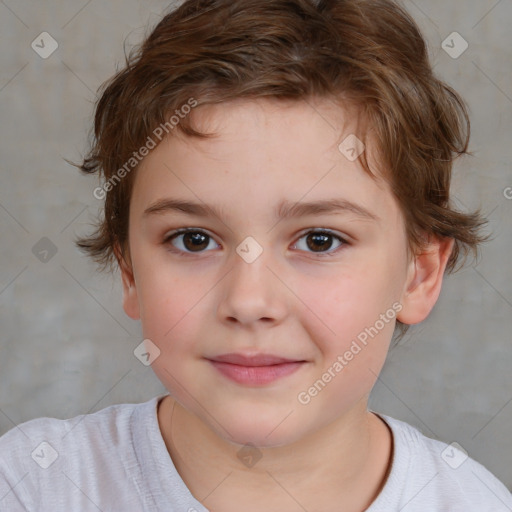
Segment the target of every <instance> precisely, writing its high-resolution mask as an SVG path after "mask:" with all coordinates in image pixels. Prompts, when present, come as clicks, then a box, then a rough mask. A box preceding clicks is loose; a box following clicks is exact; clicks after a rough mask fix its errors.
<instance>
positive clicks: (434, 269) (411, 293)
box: [397, 238, 454, 325]
mask: <svg viewBox="0 0 512 512" xmlns="http://www.w3.org/2000/svg"><path fill="white" fill-rule="evenodd" d="M453 244H454V239H453V238H435V239H430V240H429V242H428V245H427V247H426V248H425V249H424V250H423V251H422V252H421V253H420V254H417V255H415V256H413V259H412V261H411V262H410V264H409V270H408V274H407V280H406V284H405V286H404V291H403V293H402V298H401V301H400V303H401V304H402V306H403V307H402V310H401V311H400V313H399V314H398V315H397V319H398V320H400V322H402V323H404V324H409V325H413V324H418V323H420V322H422V321H423V320H425V318H427V316H428V315H429V314H430V312H431V311H432V309H433V307H434V305H435V303H436V302H437V299H438V298H439V294H440V293H441V285H442V282H443V276H444V272H445V269H446V265H447V263H448V259H449V258H450V255H451V253H452V250H453Z"/></svg>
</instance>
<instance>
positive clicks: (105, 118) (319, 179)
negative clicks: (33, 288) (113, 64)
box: [0, 0, 512, 512]
mask: <svg viewBox="0 0 512 512" xmlns="http://www.w3.org/2000/svg"><path fill="white" fill-rule="evenodd" d="M468 128H469V121H468V115H467V111H466V108H465V106H464V103H463V101H462V99H461V98H460V97H459V96H458V95H457V93H456V92H454V91H453V90H452V89H450V88H449V87H448V86H447V85H446V84H444V83H442V82H441V81H439V80H438V79H437V78H436V77H434V75H433V74H432V70H431V68H430V65H429V63H428V59H427V53H426V48H425V43H424V40H423V39H422V36H421V35H420V33H419V31H418V28H417V27H416V25H415V24H414V22H413V21H412V19H411V18H410V17H409V15H408V14H406V12H404V11H403V10H402V9H401V8H400V7H398V6H397V5H396V4H394V3H392V1H391V0H346V1H342V0H321V1H314V0H188V1H186V2H185V3H183V4H182V5H181V6H180V7H178V8H177V9H175V10H174V11H173V12H171V13H170V14H169V15H168V16H166V17H165V18H164V19H163V20H162V21H161V22H160V24H159V25H158V26H157V27H156V29H155V30H154V31H153V33H152V34H151V35H150V36H149V37H148V38H147V40H146V41H145V42H144V43H143V45H142V46H141V49H140V51H139V52H138V53H136V54H133V55H131V56H130V57H129V62H128V64H127V67H126V68H125V69H123V70H121V71H120V72H119V73H118V74H117V75H116V76H115V77H113V79H112V80H111V81H110V82H109V84H108V87H106V89H105V90H104V91H103V94H102V96H101V99H100V100H99V103H98V105H97V110H96V118H95V136H96V138H95V143H94V146H93V148H92V150H91V153H90V155H89V156H88V157H87V158H86V159H85V161H84V162H83V165H82V169H83V171H85V172H88V173H94V172H97V173H101V176H103V178H104V181H103V184H102V185H101V186H99V187H97V188H96V189H95V191H94V195H95V197H97V198H99V199H102V200H104V220H102V221H101V222H100V223H99V225H98V229H97V231H96V232H95V233H94V234H93V235H92V236H90V237H86V238H83V239H80V240H79V241H78V244H79V246H80V247H82V248H83V249H85V250H86V251H87V252H88V253H89V254H90V255H91V256H92V257H93V258H94V259H95V260H96V261H97V262H99V263H100V264H101V265H102V266H103V268H107V267H110V268H113V267H114V264H115V263H118V264H119V267H120V269H121V277H122V283H123V291H124V298H123V306H124V310H125V311H126V313H127V315H128V316H130V317H131V318H133V319H140V320H141V323H142V328H143V334H144V342H143V343H142V344H141V345H140V346H139V347H137V349H136V351H135V353H136V355H137V356H138V357H139V358H140V359H141V360H142V361H143V362H144V364H147V365H149V364H151V365H152V368H153V370H154V371H155V373H156V374H157V376H158V377H159V379H160V380H161V381H162V383H163V384H164V385H165V386H166V388H167V389H168V391H169V394H166V395H162V396H159V397H155V398H154V399H152V400H150V401H148V402H146V403H143V404H122V405H114V406H110V407H107V408H105V409H103V410H101V411H99V412H96V413H94V414H88V415H82V416H79V417H77V418H74V419H70V420H58V419H51V418H40V419H36V420H32V421H28V422H26V423H23V424H21V425H19V426H18V427H16V428H13V429H12V430H11V431H9V432H8V433H7V434H5V435H4V436H3V437H2V438H1V439H0V453H1V454H2V457H1V461H0V509H1V510H2V511H8V512H13V511H18V510H20V511H21V510H25V511H52V512H53V511H66V512H68V511H89V510H91V511H92V510H95V511H97V510H100V511H104V512H106V511H130V512H131V511H142V510H144V511H164V510H165V511H177V512H194V511H198V512H199V511H201V512H202V511H212V512H231V511H235V510H236V511H240V510H244V511H249V512H256V511H258V512H261V511H270V512H274V511H289V512H292V511H293V512H295V511H308V512H316V511H318V512H334V511H336V512H339V511H344V512H360V511H369V512H390V511H398V510H401V511H405V512H419V511H421V512H425V511H428V512H431V511H443V512H444V511H460V512H462V511H463V512H471V511H478V512H484V511H507V510H512V496H511V495H510V492H509V491H508V490H507V489H506V488H505V486H504V485H503V484H502V483H501V482H500V481H498V480H497V479H496V478H495V477H494V476H493V475H492V474H491V473H490V472H489V471H488V470H486V469H485V468H484V467H483V466H481V465H480V464H479V463H477V462H476V461H474V460H473V459H471V458H467V457H466V454H465V453H463V452H462V451H461V450H460V449H459V448H458V447H457V446H456V445H447V444H445V443H443V442H440V441H437V440H432V439H430V438H427V437H425V436H424V435H423V434H421V433H420V432H419V431H418V430H417V429H415V428H414V427H412V426H410V425H408V424H406V423H404V422H402V421H398V420H395V419H393V418H391V417H389V416H386V415H383V414H377V413H374V412H372V411H370V410H368V408H367V400H368V396H369V394H370V391H371V389H372V387H373V385H374V384H375V382H376V380H377V377H378V375H379V373H380V371H381V369H382V367H383V365H384V361H385V358H386V354H387V351H388V349H389V346H390V342H391V339H392V336H393V333H394V332H395V329H399V330H401V331H402V333H403V332H405V329H406V326H407V325H411V324H417V323H419V322H421V321H422V320H424V319H425V318H426V317H427V316H428V314H429V313H430V311H431V310H432V308H433V306H434V304H435V303H436V301H437V299H438V296H439V293H440V290H441V283H442V279H443V275H444V273H445V272H450V271H453V270H455V268H456V266H457V263H458V262H459V261H460V259H461V256H463V255H464V254H465V253H467V252H468V251H470V250H474V249H476V247H477V246H478V244H479V243H480V242H481V241H483V239H484V237H482V235H481V234H480V233H479V230H480V228H481V226H482V225H483V220H482V219H481V218H480V217H479V215H478V213H474V214H464V213H461V212H457V211H455V210H453V209H452V208H451V203H450V200H449V188H450V174H451V168H452V163H453V159H454V158H455V157H456V156H457V155H461V154H465V153H466V150H467V146H468V135H467V134H468V133H469V131H468ZM201 133H203V134H205V133H209V134H210V135H209V136H206V135H202V136H201Z"/></svg>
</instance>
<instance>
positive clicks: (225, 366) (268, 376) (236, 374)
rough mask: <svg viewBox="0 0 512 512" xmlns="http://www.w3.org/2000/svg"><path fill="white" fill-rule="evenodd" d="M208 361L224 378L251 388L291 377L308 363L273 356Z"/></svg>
mask: <svg viewBox="0 0 512 512" xmlns="http://www.w3.org/2000/svg"><path fill="white" fill-rule="evenodd" d="M208 361H209V362H210V363H211V364H212V366H213V367H214V368H216V369H217V370H218V371H219V372H220V373H221V374H222V375H223V376H224V377H226V378H228V379H230V380H232V381H234V382H236V383H238V384H245V385H249V386H257V385H264V384H268V383H270V382H274V381H276V380H278V379H280V378H283V377H286V376H288V375H291V374H292V373H294V372H296V371H297V370H298V369H299V368H301V367H302V366H303V365H304V364H305V363H306V362H307V361H305V360H297V359H288V358H284V357H280V356H275V355H272V354H257V355H253V356H246V355H243V354H223V355H220V356H216V357H213V358H209V359H208Z"/></svg>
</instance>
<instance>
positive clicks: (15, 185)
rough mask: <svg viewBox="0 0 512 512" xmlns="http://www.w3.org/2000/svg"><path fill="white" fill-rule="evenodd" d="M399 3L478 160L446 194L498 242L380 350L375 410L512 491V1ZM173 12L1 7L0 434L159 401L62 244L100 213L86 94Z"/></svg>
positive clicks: (132, 6)
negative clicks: (47, 419) (470, 461)
mask: <svg viewBox="0 0 512 512" xmlns="http://www.w3.org/2000/svg"><path fill="white" fill-rule="evenodd" d="M404 4H405V6H406V7H407V8H408V9H409V11H410V12H411V14H412V15H413V16H414V17H415V18H416V20H417V21H418V23H419V24H420V26H421V28H422V29H423V31H424V34H425V35H426V37H427V39H428V42H429V47H430V51H431V55H432V60H433V63H434V64H435V70H436V72H437V73H438V75H439V76H441V77H442V78H443V79H444V80H446V81H447V82H448V83H450V84H451V85H452V86H454V87H455V88H456V89H457V90H458V91H459V92H460V93H462V95H463V96H464V97H465V98H466V100H467V101H468V103H469V106H470V109H471V118H472V123H473V125H472V127H473V136H472V144H471V149H472V150H473V152H474V156H473V157H471V158H465V159H463V160H460V161H459V162H458V163H457V165H456V169H455V177H454V184H453V187H454V190H455V191H456V192H455V196H456V198H457V203H458V204H459V205H460V206H461V207H467V208H475V207H482V209H483V212H484V213H485V214H487V215H488V216H489V220H490V229H491V230H492V231H493V233H494V240H493V241H492V242H490V243H488V244H487V245H486V246H485V247H484V249H483V251H482V257H481V259H480V260H479V261H478V262H474V263H473V264H472V265H470V266H468V267H467V268H466V269H465V270H463V271H461V272H459V273H458V274H455V275H453V276H449V277H447V278H446V280H445V285H444V289H443V292H442V295H441V298H440V300H439V302H438V304H437V305H436V307H435V309H434V311H433V313H432V314H431V316H430V317H429V318H428V319H427V320H426V321H425V322H424V323H423V324H421V325H419V326H416V327H412V328H411V330H410V333H409V334H408V335H407V337H406V338H405V339H404V340H403V341H402V342H401V344H400V346H399V347H397V348H396V349H394V350H393V351H391V352H390V354H389V357H388V361H387V363H386V366H385V368H384V370H383V372H382V374H381V376H380V380H379V381H378V382H377V385H376V386H375V388H374V390H373V392H372V395H371V400H370V408H372V409H373V410H375V411H378V412H383V413H384V414H388V415H390V416H393V417H395V418H398V419H402V420H404V421H407V422H409V423H411V424H412V425H414V426H416V427H418V428H419V429H420V430H422V432H424V433H425V434H426V435H428V436H430V437H435V438H437V439H440V440H442V441H445V442H446V443H451V442H452V441H457V442H458V443H459V444H460V445H461V446H462V447H464V448H465V449H466V450H467V452H468V453H469V455H470V456H471V457H473V458H474V459H476V460H477V461H479V462H481V463H482V464H483V465H484V466H486V467H487V468H488V469H489V470H491V471H492V472H493V473H494V474H495V475H496V476H497V477H498V478H500V479H501V480H502V481H503V482H504V483H505V484H506V485H507V486H508V487H509V488H510V489H512V443H511V440H510V426H511V424H512V403H511V402H512V373H511V372H510V367H511V365H512V347H511V343H510V340H511V335H510V331H511V328H512V322H511V317H512V309H511V308H512V279H511V277H512V272H511V265H510V259H511V258H510V249H511V241H512V238H511V234H512V223H511V221H510V216H511V213H512V200H510V199H507V198H506V193H504V191H505V190H506V189H507V187H512V173H511V170H510V163H511V162H512V144H511V140H510V137H511V133H512V58H511V57H512V54H511V48H512V36H511V32H512V31H511V30H510V24H511V22H512V1H511V0H501V1H498V0H472V1H468V0H451V1H448V2H447V1H446V0H428V1H426V0H425V1H421V0H415V1H414V2H413V1H410V0H407V1H405V2H404ZM168 6H169V2H164V1H159V0H152V1H144V2H143V1H136V0H123V1H121V0H111V1H109V2H100V1H98V0H92V1H86V0H72V1H70V0H68V1H66V2H64V1H63V0H55V1H35V0H34V1H28V0H16V1H14V0H5V1H3V2H0V44H1V47H0V59H1V60H0V112H1V119H2V123H1V126H0V151H1V160H0V237H1V238H0V240H1V243H0V323H1V327H2V330H1V333H2V334H1V338H0V376H1V377H0V378H1V385H0V434H2V433H4V432H6V431H7V430H9V429H11V428H13V427H14V426H15V425H16V424H18V423H20V422H23V421H27V420H29V419H32V418H36V417H40V416H51V417H58V418H69V417H73V416H76V415H78V414H81V413H85V412H95V411H98V410H100V409H102V408H104V407H107V406H108V405H111V404H116V403H123V402H142V401H145V400H148V399H150V398H151V397H153V396H155V395H157V394H160V393H164V392H165V388H164V387H163V386H162V384H160V382H159V381H158V380H157V378H156V377H155V376H154V374H153V372H152V370H151V368H149V367H145V366H143V365H142V364H141V363H140V362H139V361H138V360H137V359H136V358H135V357H134V355H133V350H134V348H135V347H136V346H137V345H138V344H139V343H140V342H141V339H142V338H141V329H140V327H139V324H138V323H137V322H134V321H132V320H130V319H129V318H128V317H127V316H126V315H125V314H124V312H123V310H122V306H121V287H120V282H119V277H118V275H116V276H114V277H109V276H108V275H101V274H99V273H97V272H96V269H95V267H94V264H93V263H91V262H90V261H88V260H87V259H86V257H85V256H83V255H82V254H80V252H79V251H78V250H77V249H76V248H75V247H74V245H73V238H74V237H75V235H76V234H84V233H85V232H87V231H89V228H90V222H91V221H92V220H93V218H94V216H95V214H96V213H97V211H98V207H99V204H100V203H99V201H97V200H96V199H95V198H94V197H93V195H92V190H93V189H94V187H96V186H97V181H96V178H92V177H84V176H81V175H80V174H79V172H78V170H76V169H75V168H74V167H71V166H70V165H68V164H67V163H66V162H65V161H64V160H63V158H68V159H71V160H74V161H78V160H79V159H80V155H81V154H83V152H84V151H85V149H86V147H87V146H86V143H87V138H88V130H89V128H90V126H91V123H92V112H93V103H94V100H95V92H96V89H97V88H98V86H99V85H100V84H101V83H102V82H103V81H104V80H106V79H107V78H109V77H110V75H111V74H113V72H114V71H115V69H116V67H117V66H120V65H122V64H123V62H124V61H123V42H124V40H125V39H127V43H128V45H130V44H134V43H138V42H139V41H140V40H141V38H142V37H143V36H144V35H146V34H148V32H149V30H150V28H151V27H153V26H154V24H155V23H156V22H157V21H158V20H159V18H160V16H161V14H162V13H163V12H164V11H165V10H166V9H167V8H168ZM43 31H46V32H49V33H50V34H51V36H52V37H53V38H55V40H56V41H57V42H58V44H59V47H58V49H57V50H56V51H55V53H53V54H52V55H51V56H50V57H49V58H47V59H42V58H41V57H40V56H39V55H38V54H36V52H35V51H34V50H33V49H32V48H31V42H32V41H33V40H34V39H35V38H36V37H37V36H38V35H39V34H40V33H41V32H43ZM454 31H456V32H459V33H460V34H461V35H462V36H463V37H464V39H465V40H467V42H468V43H469V48H468V49H467V50H466V51H465V52H464V53H463V54H462V55H461V56H460V57H458V58H456V59H454V58H452V57H450V56H449V55H448V54H447V53H446V52H445V51H444V50H443V48H442V41H443V40H445V39H446V38H447V36H448V35H449V34H451V33H452V32H454ZM509 197H510V196H509ZM42 237H47V238H49V239H50V240H51V242H52V243H53V244H54V246H55V248H56V249H57V252H56V254H55V255H53V256H52V257H51V258H50V256H51V255H52V253H51V252H50V253H49V254H48V256H47V257H48V258H50V259H49V260H48V261H47V262H44V261H40V259H38V258H37V257H36V255H35V254H34V253H33V247H34V246H35V245H36V244H37V243H38V242H39V241H40V239H41V238H42ZM41 243H43V244H44V242H40V244H41ZM36 248H39V250H41V246H36ZM43 248H44V247H43ZM34 252H35V253H36V254H37V250H34ZM40 257H42V255H41V254H40Z"/></svg>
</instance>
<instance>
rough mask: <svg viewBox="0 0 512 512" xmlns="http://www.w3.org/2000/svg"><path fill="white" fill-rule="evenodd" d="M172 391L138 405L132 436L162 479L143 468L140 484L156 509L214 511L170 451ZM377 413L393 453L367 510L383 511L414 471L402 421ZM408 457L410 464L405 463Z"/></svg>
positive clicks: (144, 462) (139, 455)
mask: <svg viewBox="0 0 512 512" xmlns="http://www.w3.org/2000/svg"><path fill="white" fill-rule="evenodd" d="M166 396H168V394H162V395H158V396H156V397H154V398H152V399H151V400H149V401H148V402H146V403H144V404H141V407H137V408H135V410H134V412H133V415H132V419H131V436H132V443H133V446H134V450H135V456H136V459H137V461H138V464H139V467H140V468H151V467H154V468H155V469H156V471H155V472H154V473H153V475H155V476H158V478H147V477H146V476H145V475H144V474H143V473H142V471H139V473H138V474H137V475H135V476H134V479H135V480H136V485H137V489H138V492H139V494H140V495H141V498H142V499H143V501H144V503H147V502H148V501H151V502H152V504H153V506H154V507H155V508H154V510H160V509H161V506H162V504H164V503H165V506H166V508H167V509H173V507H176V508H177V509H180V507H182V508H183V509H184V510H188V509H189V508H192V509H195V511H196V512H210V511H209V509H207V508H206V507H205V506H204V505H203V504H202V503H201V502H200V501H198V500H197V499H196V498H195V497H194V496H193V495H192V493H191V492H190V489H189V488H188V487H187V485H186V484H185V482H184V481H183V479H182V478H181V475H180V474H179V473H178V470H177V469H176V466H175V465H174V462H173V460H172V458H171V456H170V454H169V452H168V450H167V446H166V445H165V441H164V438H163V436H162V432H161V431H160V426H159V423H158V405H159V403H160V402H161V401H162V400H163V399H164V398H165V397H166ZM369 412H372V413H373V414H375V415H377V416H378V417H379V418H380V419H381V420H382V421H384V423H385V424H386V425H387V426H388V428H389V430H390V432H391V436H392V447H393V448H392V454H391V462H390V469H389V471H388V475H387V478H386V481H385V482H384V486H383V487H382V489H381V491H380V493H379V494H378V496H377V497H376V498H375V500H374V501H373V502H372V503H371V505H370V506H369V507H368V508H367V509H366V510H365V512H381V511H385V510H390V509H392V507H396V506H398V499H399V493H396V492H395V490H396V489H402V488H403V486H404V483H405V481H406V476H407V473H408V472H409V471H410V457H408V456H407V453H406V447H405V446H404V444H403V436H402V435H401V431H400V429H399V428H398V427H399V425H398V423H400V422H399V420H396V419H394V418H391V417H389V416H387V415H384V414H380V413H377V412H375V411H373V410H370V409H369ZM404 459H407V460H406V463H405V464H404ZM170 484H171V485H170Z"/></svg>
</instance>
